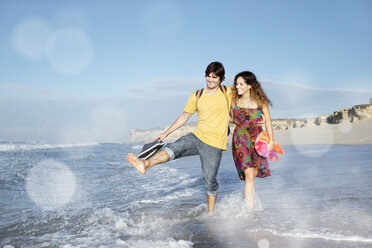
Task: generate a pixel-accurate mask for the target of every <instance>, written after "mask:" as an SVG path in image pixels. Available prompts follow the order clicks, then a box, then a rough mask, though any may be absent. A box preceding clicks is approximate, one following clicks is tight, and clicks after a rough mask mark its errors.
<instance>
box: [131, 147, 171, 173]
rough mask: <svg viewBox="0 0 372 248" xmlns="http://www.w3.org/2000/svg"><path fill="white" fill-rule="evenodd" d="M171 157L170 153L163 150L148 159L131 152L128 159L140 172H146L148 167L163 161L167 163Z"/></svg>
mask: <svg viewBox="0 0 372 248" xmlns="http://www.w3.org/2000/svg"><path fill="white" fill-rule="evenodd" d="M169 159H170V157H169V155H168V153H167V152H166V151H164V150H161V151H159V152H157V153H155V155H154V156H152V157H151V158H149V159H147V160H142V159H140V158H138V157H137V156H136V155H134V154H133V153H129V154H128V155H127V160H128V162H129V163H130V164H131V165H133V166H134V168H136V169H137V170H138V172H139V173H140V174H142V175H143V174H145V173H146V171H147V170H148V169H150V168H151V167H153V166H155V165H157V164H161V163H165V162H167V161H169Z"/></svg>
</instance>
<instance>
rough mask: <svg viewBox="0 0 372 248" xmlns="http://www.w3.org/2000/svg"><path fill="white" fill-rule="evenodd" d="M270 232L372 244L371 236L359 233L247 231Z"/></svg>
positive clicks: (277, 234)
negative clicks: (363, 235)
mask: <svg viewBox="0 0 372 248" xmlns="http://www.w3.org/2000/svg"><path fill="white" fill-rule="evenodd" d="M263 231H264V232H269V233H271V234H273V235H275V236H279V237H290V238H301V239H323V240H330V241H341V242H359V243H366V244H372V238H370V237H368V238H367V237H361V236H357V235H353V236H345V235H340V234H334V233H330V232H328V233H315V232H306V231H300V232H299V231H292V232H291V231H289V232H279V231H277V230H272V229H256V230H247V232H257V233H259V232H263Z"/></svg>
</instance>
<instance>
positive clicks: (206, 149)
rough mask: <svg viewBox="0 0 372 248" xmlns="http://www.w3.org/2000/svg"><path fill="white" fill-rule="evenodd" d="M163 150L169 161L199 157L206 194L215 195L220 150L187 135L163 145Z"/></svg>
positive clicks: (193, 136)
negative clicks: (193, 156)
mask: <svg viewBox="0 0 372 248" xmlns="http://www.w3.org/2000/svg"><path fill="white" fill-rule="evenodd" d="M164 150H165V151H166V152H167V153H168V155H169V157H170V160H173V159H177V158H181V157H186V156H192V155H199V156H200V161H201V165H202V170H203V176H204V184H205V189H206V191H207V194H208V195H210V196H215V195H216V194H217V190H218V183H217V173H218V168H219V166H220V162H221V157H222V150H221V149H219V148H216V147H213V146H210V145H207V144H206V143H204V142H203V141H201V140H200V139H199V138H198V137H196V136H195V134H193V133H189V134H186V135H185V136H183V137H181V138H179V139H178V140H176V141H175V142H173V143H169V144H167V145H165V147H164Z"/></svg>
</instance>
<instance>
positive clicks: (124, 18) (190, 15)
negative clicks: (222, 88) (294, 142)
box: [0, 0, 372, 143]
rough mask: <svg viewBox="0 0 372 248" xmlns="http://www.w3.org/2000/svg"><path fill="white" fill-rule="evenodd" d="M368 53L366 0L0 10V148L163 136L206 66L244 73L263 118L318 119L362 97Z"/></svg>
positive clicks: (370, 71)
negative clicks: (255, 84) (262, 104)
mask: <svg viewBox="0 0 372 248" xmlns="http://www.w3.org/2000/svg"><path fill="white" fill-rule="evenodd" d="M371 44H372V2H371V1H368V0H366V1H359V0H355V1H349V0H345V1H342V0H335V1H318V0H315V1H234V0H233V1H166V0H164V1H118V0H116V1H113V0H108V1H87V0H86V1H69V0H65V1H56V0H55V1H47V0H44V1H36V0H31V1H21V0H16V1H12V0H0V111H1V115H0V118H1V122H0V129H1V131H0V141H40V140H42V141H46V142H58V143H60V142H84V141H101V142H103V141H115V142H120V141H125V139H126V138H125V137H126V135H128V132H129V130H130V129H138V128H141V129H144V128H153V127H165V126H167V125H170V124H171V123H172V122H173V121H174V120H175V118H176V117H177V116H178V115H179V114H181V113H182V111H183V107H184V105H185V103H186V100H187V98H188V96H189V94H191V92H193V91H194V90H196V89H199V88H202V87H204V85H205V82H204V70H205V67H206V66H207V65H208V64H209V63H210V62H212V61H220V62H222V63H223V64H224V66H225V69H226V74H227V75H226V76H227V79H226V81H225V82H224V84H226V85H231V84H232V78H233V77H234V75H235V74H236V73H238V72H240V71H243V70H250V71H252V72H254V73H255V74H256V75H257V77H258V78H259V80H261V82H262V84H263V87H264V89H265V90H266V92H267V93H268V95H269V97H270V98H271V99H272V101H273V102H274V106H273V108H272V109H271V112H272V116H273V117H274V118H285V117H291V118H294V117H296V118H299V117H315V116H318V115H325V114H330V113H332V112H333V111H336V110H339V109H341V108H347V107H351V106H353V105H355V104H361V103H368V102H369V98H370V97H372V45H371ZM193 120H195V118H194V119H193Z"/></svg>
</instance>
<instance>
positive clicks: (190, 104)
mask: <svg viewBox="0 0 372 248" xmlns="http://www.w3.org/2000/svg"><path fill="white" fill-rule="evenodd" d="M195 103H196V96H195V92H194V93H192V94H191V95H190V96H189V99H188V100H187V103H186V106H185V108H184V109H183V110H184V111H185V112H187V113H190V114H193V113H195V111H196V104H195Z"/></svg>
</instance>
